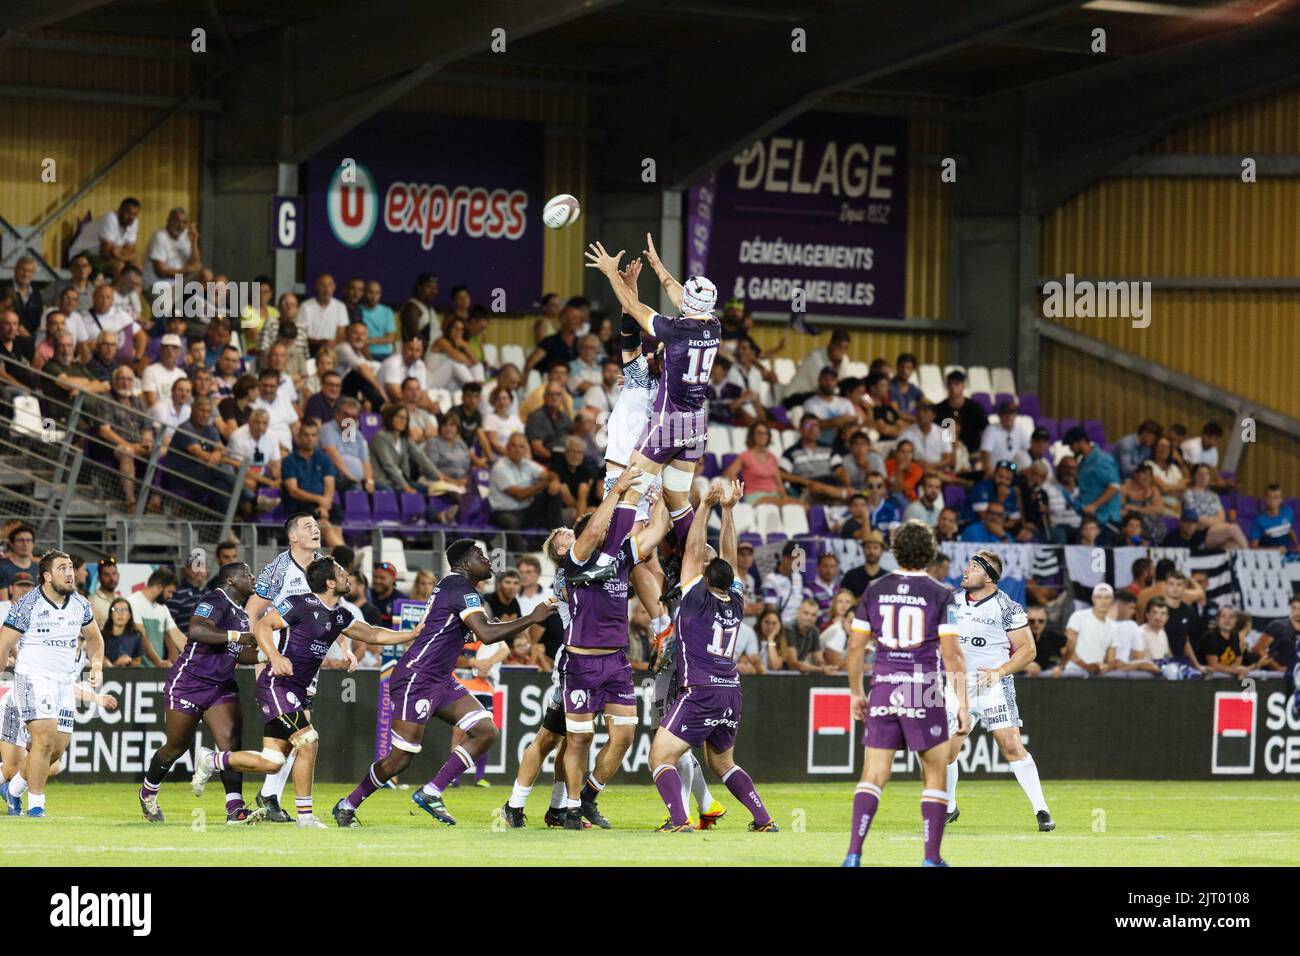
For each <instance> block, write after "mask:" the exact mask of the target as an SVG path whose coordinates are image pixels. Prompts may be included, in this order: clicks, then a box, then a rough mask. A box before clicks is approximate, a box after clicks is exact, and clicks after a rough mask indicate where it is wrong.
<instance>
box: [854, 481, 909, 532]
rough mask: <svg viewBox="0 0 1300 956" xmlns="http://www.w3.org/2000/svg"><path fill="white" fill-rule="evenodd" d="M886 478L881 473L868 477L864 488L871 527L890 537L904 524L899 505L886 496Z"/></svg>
mask: <svg viewBox="0 0 1300 956" xmlns="http://www.w3.org/2000/svg"><path fill="white" fill-rule="evenodd" d="M886 486H887V484H886V481H885V476H884V475H882V474H880V473H879V472H872V473H871V474H869V475H867V481H866V484H865V485H863V487H864V488H865V489H866V492H867V519H868V520H869V521H870V522H871V527H872V528H874V529H875V530H876V531H879V532H880V533H881V534H882V535H885V536H888V535H890V534H892V533H893V531H894V528H896V527H897V526H898V525H899V524H901V523H902V518H901V517H900V511H899V509H898V505H896V504H895V503H894V500H893V499H892V498H890V497H889V496H888V495H887V494H886Z"/></svg>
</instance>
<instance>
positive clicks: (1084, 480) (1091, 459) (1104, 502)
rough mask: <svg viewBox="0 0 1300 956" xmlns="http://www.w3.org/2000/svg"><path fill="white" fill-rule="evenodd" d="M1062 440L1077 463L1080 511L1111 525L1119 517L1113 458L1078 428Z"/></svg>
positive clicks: (1117, 479) (1115, 468) (1115, 466)
mask: <svg viewBox="0 0 1300 956" xmlns="http://www.w3.org/2000/svg"><path fill="white" fill-rule="evenodd" d="M1064 441H1065V444H1066V445H1068V446H1069V448H1070V452H1071V453H1072V454H1073V455H1074V456H1075V458H1077V459H1078V461H1079V503H1080V510H1081V511H1082V512H1083V513H1084V514H1091V515H1096V516H1097V520H1098V522H1100V523H1101V524H1103V525H1105V524H1110V525H1114V524H1115V523H1117V522H1118V521H1119V518H1120V496H1119V466H1118V465H1116V464H1115V456H1114V455H1111V454H1109V453H1108V452H1105V451H1102V450H1101V448H1100V447H1099V446H1097V445H1095V444H1094V443H1093V441H1092V439H1091V438H1089V437H1088V433H1087V432H1085V431H1084V430H1083V429H1082V428H1081V427H1079V426H1077V425H1076V426H1075V427H1074V428H1071V429H1070V430H1069V431H1068V432H1066V433H1065V438H1064ZM1157 477H1158V476H1157Z"/></svg>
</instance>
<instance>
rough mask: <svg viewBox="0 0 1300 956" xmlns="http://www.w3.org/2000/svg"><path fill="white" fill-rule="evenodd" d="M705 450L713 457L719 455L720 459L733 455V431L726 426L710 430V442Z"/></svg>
mask: <svg viewBox="0 0 1300 956" xmlns="http://www.w3.org/2000/svg"><path fill="white" fill-rule="evenodd" d="M704 450H705V451H706V452H708V453H709V454H711V455H717V456H718V457H719V458H721V457H722V456H723V455H729V454H731V430H730V429H728V428H727V427H726V426H718V427H714V428H710V429H709V441H708V444H707V445H705V446H704Z"/></svg>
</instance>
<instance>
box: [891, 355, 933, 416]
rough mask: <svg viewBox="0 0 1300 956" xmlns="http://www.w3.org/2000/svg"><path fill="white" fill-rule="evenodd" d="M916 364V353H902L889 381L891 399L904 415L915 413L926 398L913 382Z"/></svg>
mask: <svg viewBox="0 0 1300 956" xmlns="http://www.w3.org/2000/svg"><path fill="white" fill-rule="evenodd" d="M916 365H917V362H916V356H915V355H913V354H912V353H911V352H904V353H902V354H901V355H899V356H898V361H896V362H895V363H894V369H895V371H894V377H893V379H891V380H890V382H889V400H890V402H892V403H893V405H894V407H895V408H897V409H898V410H899V411H900V412H902V413H903V414H904V415H915V413H916V407H917V406H918V405H919V404H920V403H921V402H922V401H924V400H925V396H924V395H923V394H922V393H921V390H920V389H919V388H917V386H916V385H915V384H914V383H913V382H912V374H913V373H914V372H915V371H916Z"/></svg>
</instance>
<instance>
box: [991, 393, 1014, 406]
mask: <svg viewBox="0 0 1300 956" xmlns="http://www.w3.org/2000/svg"><path fill="white" fill-rule="evenodd" d="M1015 400H1016V396H1014V395H1012V394H1011V393H1010V392H998V393H997V394H996V395H994V396H993V403H994V404H993V407H994V408H997V406H999V405H1001V404H1002V403H1003V402H1014V401H1015Z"/></svg>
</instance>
